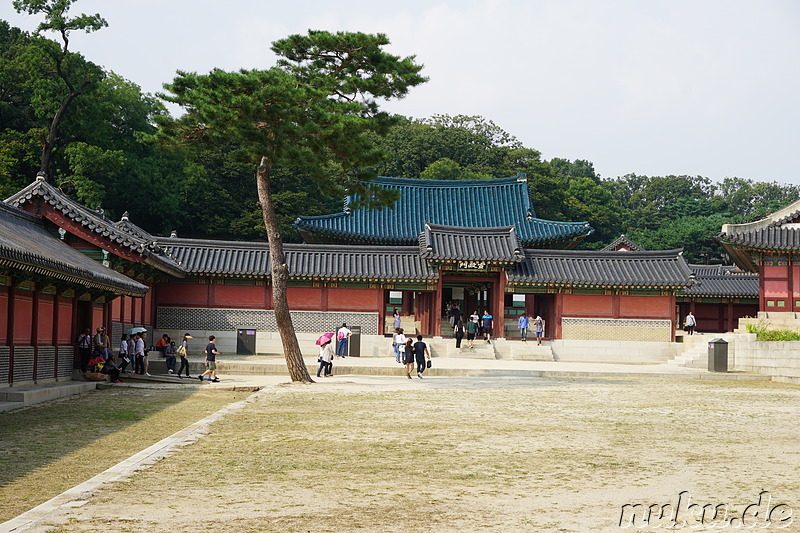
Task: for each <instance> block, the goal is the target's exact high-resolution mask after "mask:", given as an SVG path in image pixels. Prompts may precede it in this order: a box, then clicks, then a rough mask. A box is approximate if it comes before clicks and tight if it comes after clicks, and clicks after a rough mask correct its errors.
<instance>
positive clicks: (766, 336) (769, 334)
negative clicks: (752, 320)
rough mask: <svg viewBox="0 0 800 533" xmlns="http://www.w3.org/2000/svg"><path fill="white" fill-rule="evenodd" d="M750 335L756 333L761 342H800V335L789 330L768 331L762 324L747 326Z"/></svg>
mask: <svg viewBox="0 0 800 533" xmlns="http://www.w3.org/2000/svg"><path fill="white" fill-rule="evenodd" d="M745 327H746V328H747V332H748V333H755V335H756V340H759V341H800V333H798V332H796V331H791V330H788V329H767V327H766V326H764V325H762V324H746V325H745Z"/></svg>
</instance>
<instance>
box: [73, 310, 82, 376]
mask: <svg viewBox="0 0 800 533" xmlns="http://www.w3.org/2000/svg"><path fill="white" fill-rule="evenodd" d="M78 302H79V300H78V297H77V296H73V297H72V327H71V328H70V329H71V330H72V335H71V337H70V343H72V345H73V346H74V347H75V348H73V351H72V368H80V357H81V356H80V354H79V353H78V348H77V342H76V341H77V339H78V335H80V334H81V333H82V331H81V330H80V327H81V326H80V325H78Z"/></svg>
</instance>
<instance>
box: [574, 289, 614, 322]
mask: <svg viewBox="0 0 800 533" xmlns="http://www.w3.org/2000/svg"><path fill="white" fill-rule="evenodd" d="M563 305H564V307H563V309H562V311H561V312H562V316H568V317H576V316H590V317H613V316H614V296H613V295H610V294H608V295H606V294H564V295H563Z"/></svg>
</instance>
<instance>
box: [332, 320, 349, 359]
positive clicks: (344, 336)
mask: <svg viewBox="0 0 800 533" xmlns="http://www.w3.org/2000/svg"><path fill="white" fill-rule="evenodd" d="M352 334H353V332H352V331H350V330H349V329H347V324H345V323H342V327H340V328H339V331H337V332H336V339H337V341H338V344H337V346H336V357H347V340H348V339H349V338H350V335H352Z"/></svg>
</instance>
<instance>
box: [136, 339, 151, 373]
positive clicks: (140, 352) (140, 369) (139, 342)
mask: <svg viewBox="0 0 800 533" xmlns="http://www.w3.org/2000/svg"><path fill="white" fill-rule="evenodd" d="M144 335H145V334H144V333H137V334H136V335H135V336H134V348H133V357H134V359H133V360H134V368H133V372H134V374H139V375H142V374H144V375H145V376H149V375H150V373H149V372H147V370H149V369H148V368H147V356H146V355H145V353H146V352H145V351H144V341H145V339H144Z"/></svg>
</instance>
